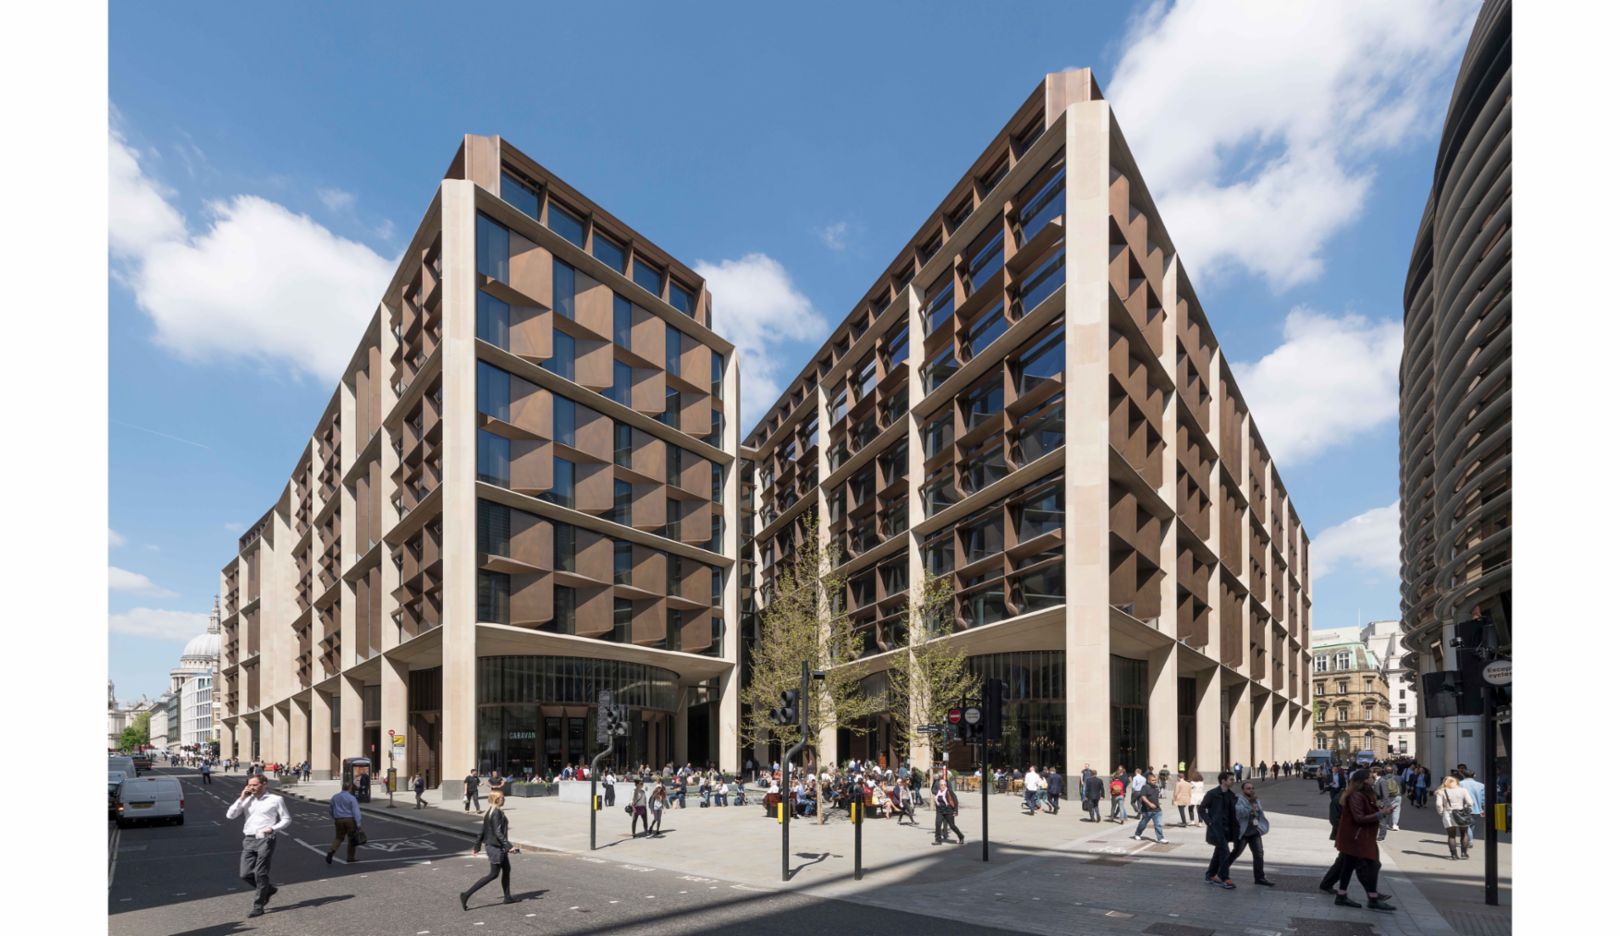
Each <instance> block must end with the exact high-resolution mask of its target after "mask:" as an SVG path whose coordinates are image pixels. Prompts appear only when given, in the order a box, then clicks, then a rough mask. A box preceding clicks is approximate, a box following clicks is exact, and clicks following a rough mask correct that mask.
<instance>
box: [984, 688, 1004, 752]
mask: <svg viewBox="0 0 1620 936" xmlns="http://www.w3.org/2000/svg"><path fill="white" fill-rule="evenodd" d="M1006 691H1007V684H1006V683H1004V682H1002V681H1001V680H999V679H986V680H985V681H984V705H983V708H984V722H983V725H984V738H985V740H986V741H1000V740H1001V703H1002V696H1003V694H1005V693H1006Z"/></svg>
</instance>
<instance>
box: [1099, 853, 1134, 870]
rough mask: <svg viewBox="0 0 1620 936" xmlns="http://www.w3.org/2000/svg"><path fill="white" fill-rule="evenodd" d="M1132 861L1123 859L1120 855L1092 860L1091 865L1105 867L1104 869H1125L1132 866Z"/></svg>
mask: <svg viewBox="0 0 1620 936" xmlns="http://www.w3.org/2000/svg"><path fill="white" fill-rule="evenodd" d="M1131 860H1132V859H1130V858H1124V857H1121V856H1119V855H1108V856H1107V857H1103V858H1093V859H1091V864H1093V865H1097V866H1099V867H1103V868H1123V867H1125V866H1126V865H1128V864H1130V863H1131Z"/></svg>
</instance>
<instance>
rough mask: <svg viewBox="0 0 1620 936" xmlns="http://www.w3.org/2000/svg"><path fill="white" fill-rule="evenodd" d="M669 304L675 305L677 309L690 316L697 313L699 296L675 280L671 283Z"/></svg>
mask: <svg viewBox="0 0 1620 936" xmlns="http://www.w3.org/2000/svg"><path fill="white" fill-rule="evenodd" d="M669 304H670V305H672V306H674V307H675V311H677V312H680V313H682V314H683V315H686V316H688V317H695V316H696V315H697V296H695V295H693V294H692V291H691V290H690V289H687V288H686V287H685V286H682V285H681V284H679V283H677V282H674V281H673V280H671V281H670V284H669Z"/></svg>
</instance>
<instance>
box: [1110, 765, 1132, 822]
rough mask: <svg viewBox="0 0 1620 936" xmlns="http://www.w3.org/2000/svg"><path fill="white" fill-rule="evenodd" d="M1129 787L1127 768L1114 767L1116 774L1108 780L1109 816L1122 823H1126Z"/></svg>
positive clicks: (1112, 819)
mask: <svg viewBox="0 0 1620 936" xmlns="http://www.w3.org/2000/svg"><path fill="white" fill-rule="evenodd" d="M1128 787H1129V784H1127V783H1126V782H1125V768H1124V767H1116V768H1114V776H1113V778H1112V779H1110V780H1109V781H1108V818H1109V820H1110V821H1112V822H1117V823H1120V824H1121V825H1123V824H1124V823H1125V791H1126V790H1127V789H1128Z"/></svg>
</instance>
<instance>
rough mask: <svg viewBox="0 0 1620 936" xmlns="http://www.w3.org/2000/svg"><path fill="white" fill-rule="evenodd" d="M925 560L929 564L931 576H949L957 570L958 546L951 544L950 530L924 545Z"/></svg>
mask: <svg viewBox="0 0 1620 936" xmlns="http://www.w3.org/2000/svg"><path fill="white" fill-rule="evenodd" d="M923 559H924V560H925V561H926V562H927V563H928V574H930V575H947V574H949V573H950V572H951V570H952V569H954V568H956V546H955V544H953V543H952V542H951V532H950V531H949V530H946V531H943V532H941V533H939V534H937V535H935V536H934V537H933V538H932V539H930V540H928V541H927V542H926V543H924V544H923Z"/></svg>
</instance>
